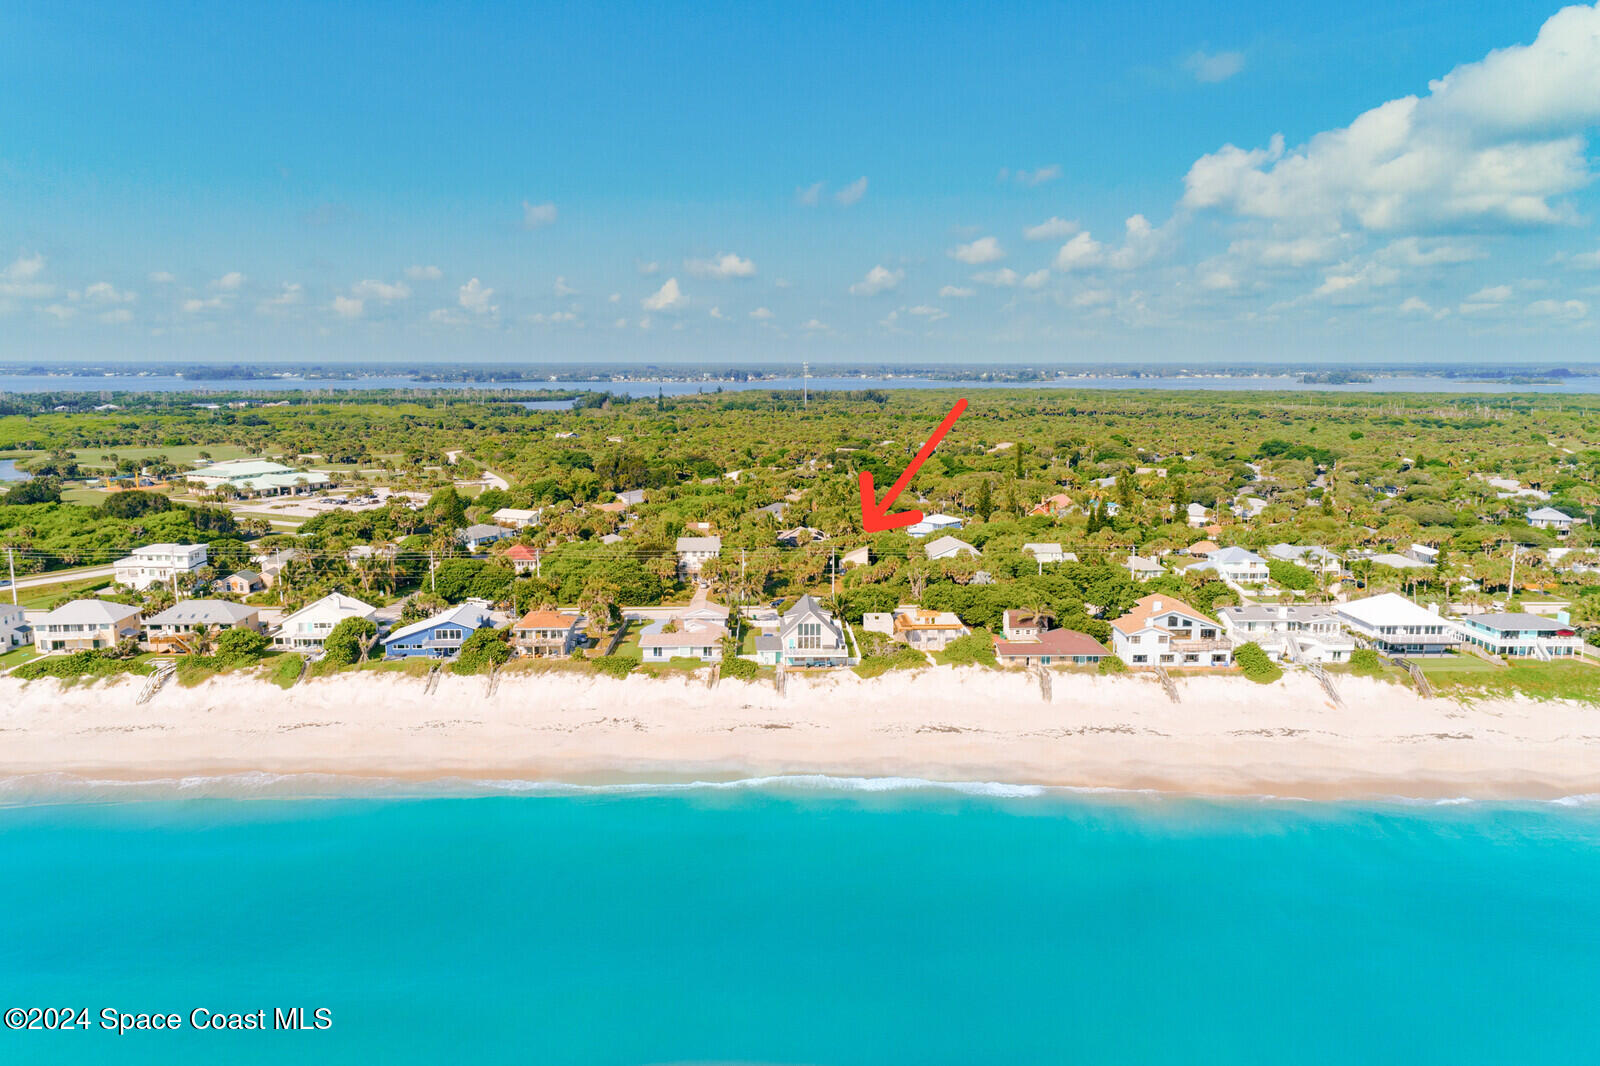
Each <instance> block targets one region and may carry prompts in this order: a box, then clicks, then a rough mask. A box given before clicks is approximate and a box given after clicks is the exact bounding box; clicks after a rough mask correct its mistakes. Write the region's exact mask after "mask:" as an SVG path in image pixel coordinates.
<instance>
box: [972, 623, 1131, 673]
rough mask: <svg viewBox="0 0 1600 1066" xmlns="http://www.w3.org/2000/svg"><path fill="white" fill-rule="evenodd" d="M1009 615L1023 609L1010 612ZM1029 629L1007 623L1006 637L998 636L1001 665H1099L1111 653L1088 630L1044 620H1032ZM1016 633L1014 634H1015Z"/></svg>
mask: <svg viewBox="0 0 1600 1066" xmlns="http://www.w3.org/2000/svg"><path fill="white" fill-rule="evenodd" d="M1006 614H1007V615H1011V614H1019V615H1020V614H1022V612H1020V611H1018V612H1012V611H1007V612H1006ZM1031 621H1033V623H1034V625H1033V626H1032V627H1031V628H1030V627H1028V626H1026V625H1023V624H1020V620H1019V624H1018V625H1016V626H1015V627H1014V628H1013V627H1011V626H1008V627H1007V629H1006V633H1005V636H1003V637H996V638H995V641H994V655H995V658H996V659H997V660H999V662H1000V664H1001V665H1002V666H1034V665H1039V666H1051V665H1053V664H1057V663H1062V664H1070V665H1072V666H1097V665H1099V663H1100V660H1101V659H1104V658H1105V657H1106V656H1108V655H1110V654H1111V652H1110V651H1109V650H1107V648H1106V646H1105V645H1104V644H1101V643H1100V642H1099V641H1098V640H1095V639H1094V638H1093V637H1091V636H1090V635H1089V634H1087V633H1080V632H1078V631H1077V630H1076V629H1049V628H1047V627H1046V622H1045V620H1044V619H1031ZM1013 633H1014V634H1016V636H1015V637H1013V636H1012V634H1013Z"/></svg>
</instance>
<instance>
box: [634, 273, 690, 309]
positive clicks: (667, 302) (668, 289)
mask: <svg viewBox="0 0 1600 1066" xmlns="http://www.w3.org/2000/svg"><path fill="white" fill-rule="evenodd" d="M688 302H689V300H688V298H687V297H686V296H684V295H683V292H682V291H681V290H680V289H679V288H678V279H677V278H668V279H667V280H666V283H665V284H664V285H662V286H661V288H659V289H657V290H656V291H655V292H653V293H651V294H650V295H649V296H646V297H645V298H644V299H643V300H641V301H639V303H640V305H641V306H642V307H643V308H644V309H645V310H646V311H673V310H676V309H677V308H680V307H682V306H683V305H684V304H686V303H688Z"/></svg>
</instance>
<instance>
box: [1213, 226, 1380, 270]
mask: <svg viewBox="0 0 1600 1066" xmlns="http://www.w3.org/2000/svg"><path fill="white" fill-rule="evenodd" d="M1349 241H1350V238H1349V235H1348V234H1344V233H1336V234H1331V235H1327V236H1300V237H1290V238H1283V239H1265V240H1261V239H1253V238H1244V239H1240V240H1236V241H1234V242H1233V243H1232V244H1230V245H1228V253H1229V254H1230V255H1236V256H1239V257H1241V258H1244V259H1249V260H1252V261H1254V262H1257V263H1260V264H1261V265H1262V266H1268V267H1295V268H1299V267H1307V266H1315V265H1317V264H1319V263H1331V262H1332V261H1333V260H1335V259H1337V258H1339V256H1340V255H1341V254H1342V253H1343V251H1344V249H1345V247H1346V245H1348V244H1349Z"/></svg>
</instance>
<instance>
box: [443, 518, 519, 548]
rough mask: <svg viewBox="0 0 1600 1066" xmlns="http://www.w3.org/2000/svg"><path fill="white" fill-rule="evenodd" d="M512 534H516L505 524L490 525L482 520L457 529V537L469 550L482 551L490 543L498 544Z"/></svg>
mask: <svg viewBox="0 0 1600 1066" xmlns="http://www.w3.org/2000/svg"><path fill="white" fill-rule="evenodd" d="M511 536H515V534H514V533H513V532H512V531H511V530H510V529H507V528H506V527H505V526H499V525H490V524H489V523H487V522H480V523H478V524H477V525H471V526H468V527H467V528H466V529H460V530H457V531H456V539H457V540H459V541H460V542H461V543H462V545H463V546H464V547H465V548H466V549H467V551H469V552H481V551H483V549H485V548H487V547H488V546H489V545H491V544H496V543H498V542H500V541H502V540H505V539H506V538H507V537H511Z"/></svg>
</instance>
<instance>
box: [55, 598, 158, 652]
mask: <svg viewBox="0 0 1600 1066" xmlns="http://www.w3.org/2000/svg"><path fill="white" fill-rule="evenodd" d="M139 630H140V625H139V608H137V607H133V606H130V605H128V604H126V603H114V602H112V601H110V600H73V601H72V602H71V603H64V604H62V605H61V606H60V607H57V608H56V609H55V610H53V611H46V612H45V613H44V614H42V615H40V616H39V617H38V618H36V619H34V622H33V644H34V647H36V648H38V649H39V652H40V654H46V653H49V652H74V651H97V650H99V649H101V648H114V647H116V646H117V641H118V640H120V639H122V638H123V637H133V638H135V639H138V636H139Z"/></svg>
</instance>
